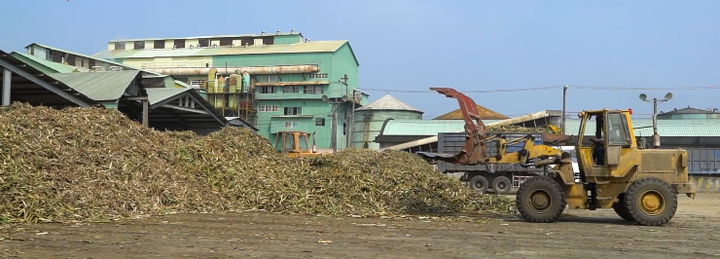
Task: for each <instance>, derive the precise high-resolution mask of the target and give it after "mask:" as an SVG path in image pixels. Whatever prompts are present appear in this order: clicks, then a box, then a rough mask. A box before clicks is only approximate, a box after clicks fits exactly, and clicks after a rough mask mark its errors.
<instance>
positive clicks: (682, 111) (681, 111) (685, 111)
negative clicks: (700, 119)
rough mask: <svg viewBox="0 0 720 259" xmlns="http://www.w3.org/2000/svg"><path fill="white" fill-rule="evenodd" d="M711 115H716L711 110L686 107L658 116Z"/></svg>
mask: <svg viewBox="0 0 720 259" xmlns="http://www.w3.org/2000/svg"><path fill="white" fill-rule="evenodd" d="M713 113H717V112H713V111H712V109H711V110H703V109H698V108H692V107H690V106H688V107H687V108H681V109H673V110H672V111H668V112H664V113H660V114H658V115H662V114H713Z"/></svg>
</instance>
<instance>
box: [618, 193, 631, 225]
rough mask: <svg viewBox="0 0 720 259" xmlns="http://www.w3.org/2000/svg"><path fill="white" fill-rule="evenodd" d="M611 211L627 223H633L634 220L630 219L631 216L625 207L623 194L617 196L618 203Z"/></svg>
mask: <svg viewBox="0 0 720 259" xmlns="http://www.w3.org/2000/svg"><path fill="white" fill-rule="evenodd" d="M613 210H614V211H615V213H617V215H618V216H620V217H621V218H622V219H624V220H627V221H635V219H634V218H633V217H632V215H630V212H628V210H627V205H625V194H624V193H623V194H620V195H619V196H618V202H617V203H615V204H613Z"/></svg>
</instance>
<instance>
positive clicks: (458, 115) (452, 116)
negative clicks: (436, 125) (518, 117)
mask: <svg viewBox="0 0 720 259" xmlns="http://www.w3.org/2000/svg"><path fill="white" fill-rule="evenodd" d="M476 106H477V109H478V113H480V114H478V115H480V118H482V119H483V120H504V119H508V117H507V116H505V115H502V114H500V113H499V112H496V111H493V110H490V109H488V108H485V107H483V106H480V105H476ZM462 119H463V114H462V111H461V110H460V109H457V110H454V111H451V112H448V113H446V114H443V115H440V116H438V117H437V118H435V119H433V120H462Z"/></svg>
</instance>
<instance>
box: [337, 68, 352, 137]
mask: <svg viewBox="0 0 720 259" xmlns="http://www.w3.org/2000/svg"><path fill="white" fill-rule="evenodd" d="M348 79H349V78H348V76H347V74H344V75H343V77H342V78H340V79H339V80H338V82H340V83H341V84H343V85H345V94H344V95H343V97H347V94H348ZM347 99H348V100H349V99H350V98H347ZM353 99H354V98H353ZM352 102H353V111H352V115H351V116H350V118H349V119H348V113H347V110H345V125H346V126H345V127H346V129H345V148H346V149H347V148H350V147H351V146H352V123H353V120H354V119H355V118H354V115H355V100H352Z"/></svg>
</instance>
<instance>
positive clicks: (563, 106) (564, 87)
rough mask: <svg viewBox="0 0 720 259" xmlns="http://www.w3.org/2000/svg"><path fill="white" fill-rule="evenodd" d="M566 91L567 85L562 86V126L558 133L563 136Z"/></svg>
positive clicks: (565, 115)
mask: <svg viewBox="0 0 720 259" xmlns="http://www.w3.org/2000/svg"><path fill="white" fill-rule="evenodd" d="M567 89H568V86H567V85H565V86H563V104H562V126H560V127H561V128H560V133H561V134H563V135H565V119H566V117H567V110H565V106H566V104H567Z"/></svg>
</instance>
